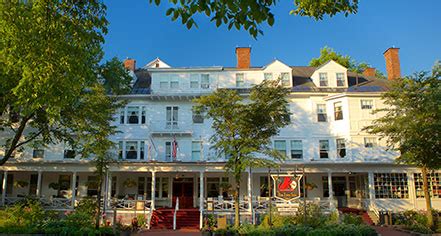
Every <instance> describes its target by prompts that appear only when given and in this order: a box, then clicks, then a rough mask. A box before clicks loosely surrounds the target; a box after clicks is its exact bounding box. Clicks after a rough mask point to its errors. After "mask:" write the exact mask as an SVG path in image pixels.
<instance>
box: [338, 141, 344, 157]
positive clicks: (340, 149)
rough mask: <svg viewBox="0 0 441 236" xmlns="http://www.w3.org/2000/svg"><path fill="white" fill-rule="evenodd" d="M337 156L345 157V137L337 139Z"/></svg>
mask: <svg viewBox="0 0 441 236" xmlns="http://www.w3.org/2000/svg"><path fill="white" fill-rule="evenodd" d="M337 156H338V157H340V158H343V157H346V144H345V139H343V138H339V139H337Z"/></svg>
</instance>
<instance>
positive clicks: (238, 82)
mask: <svg viewBox="0 0 441 236" xmlns="http://www.w3.org/2000/svg"><path fill="white" fill-rule="evenodd" d="M244 84H245V81H244V74H243V73H237V74H236V87H237V88H241V87H243V86H244Z"/></svg>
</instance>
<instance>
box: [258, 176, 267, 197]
mask: <svg viewBox="0 0 441 236" xmlns="http://www.w3.org/2000/svg"><path fill="white" fill-rule="evenodd" d="M259 189H260V195H259V196H261V197H269V185H268V176H260V188H259Z"/></svg>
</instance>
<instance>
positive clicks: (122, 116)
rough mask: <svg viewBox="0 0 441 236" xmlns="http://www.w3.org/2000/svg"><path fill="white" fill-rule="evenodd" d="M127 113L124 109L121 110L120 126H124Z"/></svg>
mask: <svg viewBox="0 0 441 236" xmlns="http://www.w3.org/2000/svg"><path fill="white" fill-rule="evenodd" d="M125 116H126V115H125V112H124V109H120V110H119V123H120V124H124V117H125Z"/></svg>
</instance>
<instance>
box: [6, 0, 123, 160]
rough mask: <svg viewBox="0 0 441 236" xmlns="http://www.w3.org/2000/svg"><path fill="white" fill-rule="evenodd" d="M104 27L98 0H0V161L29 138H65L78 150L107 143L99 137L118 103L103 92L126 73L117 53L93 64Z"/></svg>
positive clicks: (117, 86) (117, 88)
mask: <svg viewBox="0 0 441 236" xmlns="http://www.w3.org/2000/svg"><path fill="white" fill-rule="evenodd" d="M106 32H107V21H106V19H105V6H104V5H103V4H102V3H101V2H100V1H98V0H97V1H94V0H92V1H58V0H47V1H18V0H16V1H2V2H1V3H0V77H1V83H0V101H1V103H0V114H1V116H0V131H2V138H3V140H1V141H2V142H4V150H5V154H4V156H3V158H2V159H1V160H0V165H2V164H4V163H5V162H6V161H7V160H8V159H9V158H10V157H11V156H13V154H14V152H16V151H19V150H20V149H22V148H23V146H24V145H25V144H28V143H29V144H33V145H37V144H38V145H47V144H52V143H58V142H66V143H69V144H70V145H71V146H72V147H73V148H74V149H75V150H77V151H78V152H79V154H81V155H82V156H84V157H88V156H91V155H92V154H97V152H102V151H101V150H98V147H97V146H98V145H99V146H100V148H103V149H105V148H109V147H110V144H108V143H107V142H106V147H101V146H104V145H103V144H100V143H98V142H101V141H102V140H105V137H108V135H110V134H112V133H114V132H115V127H113V126H111V125H110V121H111V120H112V114H114V112H115V109H117V108H118V106H119V105H120V103H119V102H118V100H117V98H116V97H115V96H113V97H110V96H107V95H106V91H107V92H112V93H114V94H116V93H121V92H124V91H127V89H128V88H129V84H130V79H131V78H130V76H129V75H128V73H127V71H126V70H125V69H124V68H123V66H122V63H121V62H120V61H118V60H117V59H112V60H111V61H109V62H107V63H105V64H103V65H100V64H99V63H100V61H101V60H102V56H103V51H102V47H101V46H102V45H101V44H102V43H103V42H104V38H103V35H104V34H105V33H106ZM97 111H99V112H97Z"/></svg>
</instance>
